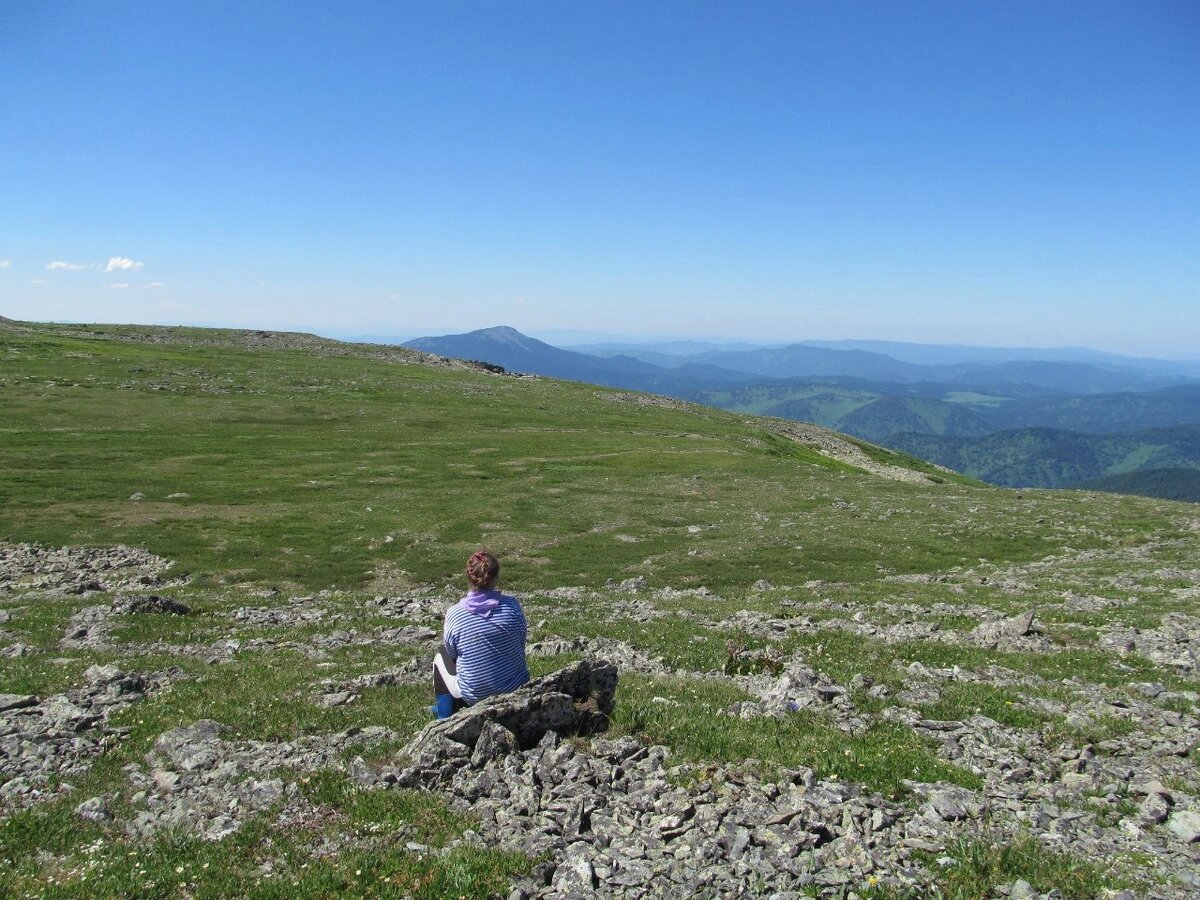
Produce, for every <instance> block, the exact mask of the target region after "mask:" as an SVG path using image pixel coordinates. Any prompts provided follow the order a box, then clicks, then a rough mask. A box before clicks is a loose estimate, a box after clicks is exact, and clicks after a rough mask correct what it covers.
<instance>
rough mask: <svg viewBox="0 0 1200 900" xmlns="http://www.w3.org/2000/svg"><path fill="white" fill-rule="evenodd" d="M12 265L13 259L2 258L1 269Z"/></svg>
mask: <svg viewBox="0 0 1200 900" xmlns="http://www.w3.org/2000/svg"><path fill="white" fill-rule="evenodd" d="M11 265H12V260H11V259H0V269H7V268H8V267H9V266H11Z"/></svg>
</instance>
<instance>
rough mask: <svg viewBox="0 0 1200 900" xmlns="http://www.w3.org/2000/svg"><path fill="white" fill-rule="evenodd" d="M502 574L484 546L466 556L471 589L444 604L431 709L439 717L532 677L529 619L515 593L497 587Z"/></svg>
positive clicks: (514, 688)
mask: <svg viewBox="0 0 1200 900" xmlns="http://www.w3.org/2000/svg"><path fill="white" fill-rule="evenodd" d="M499 580H500V563H499V561H498V560H497V559H496V557H494V556H493V555H492V554H491V553H488V552H487V551H486V550H480V551H478V552H477V553H475V554H473V555H472V556H471V558H470V559H469V560H467V581H468V582H470V585H471V590H470V591H468V593H467V596H465V597H463V598H462V599H461V600H459V601H458V602H457V603H456V604H454V605H453V606H452V607H450V608H449V609H448V610H446V623H445V626H444V628H443V629H442V646H441V648H440V649H439V650H438V652H437V654H436V655H435V656H434V659H433V695H434V701H435V702H434V706H433V711H434V714H435V715H436V716H437V717H438V718H439V719H445V718H448V717H449V716H450V715H451V714H452V713H453V712H454V711H455V710H458V709H461V708H463V707H464V706H469V705H471V704H472V703H476V702H478V701H480V700H483V699H484V698H485V697H491V696H493V695H494V694H503V693H506V692H507V691H513V690H516V689H517V688H519V687H520V686H521V685H523V684H525V682H527V681H528V680H529V668H528V666H526V664H525V638H526V636H527V635H528V632H529V625H528V624H527V623H526V621H525V612H524V610H522V609H521V604H520V603H519V602H518V601H517V598H516V597H510V596H509V595H507V594H502V593H500V591H498V590H497V589H496V584H497V583H498V582H499Z"/></svg>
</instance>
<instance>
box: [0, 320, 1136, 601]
mask: <svg viewBox="0 0 1200 900" xmlns="http://www.w3.org/2000/svg"><path fill="white" fill-rule="evenodd" d="M0 354H2V355H0V365H2V366H3V368H0V378H2V379H3V381H4V389H3V392H2V393H0V422H3V423H4V424H3V425H0V457H2V458H0V462H2V464H3V467H4V471H5V473H6V476H7V477H6V478H5V479H4V481H3V482H2V483H0V504H2V506H3V509H4V513H3V517H2V518H0V538H3V539H7V540H36V541H42V542H45V543H50V544H66V543H99V544H110V543H114V542H118V541H121V542H128V543H138V544H145V545H146V546H147V547H148V548H150V549H151V550H153V551H154V552H156V553H159V554H162V555H164V556H167V557H170V558H173V559H176V560H178V561H179V562H180V564H181V565H182V566H183V567H184V568H185V569H187V570H189V571H192V572H193V573H196V574H201V575H206V576H209V577H211V578H216V579H233V580H243V581H256V582H271V583H274V582H279V583H294V584H297V585H303V586H307V587H328V586H342V587H362V586H367V585H370V584H371V583H373V582H377V581H387V580H389V579H390V580H391V581H390V583H397V584H399V583H404V582H405V581H408V582H412V583H440V582H442V581H444V580H447V579H451V578H453V577H454V576H456V575H457V573H458V569H459V565H460V559H461V558H462V557H463V555H464V553H465V552H466V551H467V550H468V549H469V548H471V547H473V546H475V545H477V544H479V543H486V544H488V545H490V546H492V547H493V548H495V549H496V550H497V551H498V552H500V553H501V554H503V555H504V556H505V557H506V559H508V560H510V561H511V562H510V571H512V572H513V573H514V576H515V577H518V578H519V579H520V581H521V582H522V583H524V584H526V585H530V586H542V585H555V584H563V583H567V584H597V583H603V581H604V580H605V579H607V578H610V577H612V578H623V577H629V576H632V575H639V574H644V575H646V576H647V577H649V578H650V579H651V580H652V582H659V583H670V584H674V585H677V586H686V585H689V584H692V585H696V584H705V585H707V586H709V587H712V588H722V587H729V586H735V587H736V586H744V585H746V584H749V583H752V582H753V581H755V580H757V579H758V578H762V577H766V578H772V579H782V580H786V581H789V582H792V583H798V582H803V581H806V580H809V579H832V580H840V581H857V580H862V579H867V578H872V577H874V575H875V573H876V565H877V564H881V563H886V564H887V565H888V566H889V567H890V568H893V569H895V570H897V571H914V572H915V571H928V570H931V569H937V568H943V567H945V566H948V565H954V564H956V563H960V562H967V561H972V560H974V559H976V558H978V557H980V556H987V557H988V558H990V559H994V560H1022V559H1032V558H1037V557H1040V556H1044V555H1045V554H1046V553H1048V552H1051V551H1053V550H1054V549H1055V548H1057V547H1060V546H1063V545H1065V544H1070V545H1072V546H1075V547H1079V546H1085V545H1088V544H1089V543H1094V542H1095V541H1096V540H1097V537H1096V531H1095V527H1094V526H1095V525H1097V524H1098V523H1099V522H1100V521H1101V520H1107V518H1108V511H1107V510H1105V511H1103V514H1102V515H1101V516H1099V517H1098V516H1097V511H1095V510H1094V501H1090V500H1083V499H1072V498H1068V497H1055V498H1053V500H1050V499H1049V498H1041V497H1031V496H1026V497H1018V496H1016V495H1013V494H1008V493H1005V492H1000V491H995V490H988V489H982V488H979V489H972V488H968V487H965V486H961V485H952V484H945V485H933V484H928V485H908V484H901V483H896V482H890V481H885V480H882V479H880V478H877V477H873V476H869V475H866V474H863V473H859V472H857V471H851V472H846V471H845V470H844V467H839V466H836V465H834V464H832V463H830V464H829V467H826V466H825V465H823V464H821V463H822V462H823V460H822V458H821V457H819V456H817V455H816V454H813V453H807V452H806V453H802V454H794V455H793V454H788V455H781V454H780V453H778V451H777V447H776V446H775V443H776V441H774V440H772V438H771V436H769V435H767V434H766V432H765V430H764V427H763V425H762V424H761V423H760V422H758V421H756V420H753V419H747V418H745V417H743V416H738V415H735V414H727V413H723V412H719V411H716V410H709V409H705V408H699V407H696V408H671V407H664V406H660V405H645V404H640V403H637V402H630V397H629V395H622V394H619V393H616V392H612V391H606V390H602V389H597V388H594V387H591V386H587V385H581V384H574V383H565V382H555V381H549V380H540V379H539V380H530V379H513V378H505V377H498V376H493V375H488V374H485V373H481V372H476V371H466V370H452V369H444V368H442V369H439V368H430V367H427V366H422V365H403V364H395V363H392V362H387V361H381V360H377V359H370V358H356V357H353V356H347V357H329V356H317V355H312V354H310V353H307V352H302V351H292V350H278V349H264V350H259V351H254V352H251V351H247V350H244V349H238V348H233V347H228V346H220V345H210V346H198V345H194V344H192V345H188V344H168V345H161V344H146V343H130V342H123V341H113V340H89V339H81V338H78V337H73V336H70V335H67V334H64V333H62V332H61V331H58V332H56V331H54V330H46V331H43V332H40V333H35V334H21V333H12V332H8V333H5V332H0ZM634 399H636V398H634ZM797 456H799V457H800V459H797V458H796V457H797ZM135 492H141V493H143V494H144V495H145V499H144V500H142V501H141V502H131V501H130V500H129V499H128V498H129V497H130V496H131V495H133V494H134V493H135ZM176 493H186V494H187V495H188V496H187V497H183V498H175V499H168V498H169V497H170V495H171V494H176ZM839 500H840V501H844V503H845V504H849V505H850V506H852V507H854V508H853V509H847V508H845V505H844V504H841V503H838V502H837V501H839ZM1051 502H1052V503H1053V504H1054V505H1055V506H1056V507H1061V508H1064V509H1066V508H1070V509H1072V514H1071V519H1070V520H1069V521H1065V522H1063V523H1062V524H1061V525H1060V526H1057V527H1030V522H1031V521H1032V520H1033V519H1036V518H1037V512H1036V511H1037V508H1038V507H1039V506H1041V505H1042V504H1044V503H1051ZM1130 502H1133V501H1130ZM980 503H986V504H987V513H986V515H975V514H973V513H971V512H970V510H971V509H972V508H975V507H977V505H978V504H980ZM1118 505H1119V504H1118ZM887 511H890V512H888V513H887V515H886V516H882V515H881V514H883V513H885V512H887ZM898 512H900V513H903V519H904V521H905V522H907V523H908V526H909V527H907V528H906V529H904V531H903V534H898V530H897V528H896V523H895V520H894V518H893V517H894V516H895V515H896V514H897V513H898ZM1151 514H1153V513H1151ZM964 521H966V522H969V526H970V527H967V528H964V527H963V524H964ZM1089 521H1090V522H1091V523H1092V524H1088V523H1089ZM692 526H694V527H699V528H700V529H701V530H700V531H699V532H695V531H689V527H692ZM951 534H953V535H954V540H953V541H950V540H949V539H948V538H949V536H950V535H951ZM389 537H390V538H391V540H390V541H389V540H388V538H389ZM630 538H633V539H635V540H630ZM689 551H695V552H694V553H692V554H690V555H689Z"/></svg>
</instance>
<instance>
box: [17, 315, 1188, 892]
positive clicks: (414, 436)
mask: <svg viewBox="0 0 1200 900" xmlns="http://www.w3.org/2000/svg"><path fill="white" fill-rule="evenodd" d="M0 465H2V466H3V471H4V472H5V478H4V479H2V480H0V750H2V751H3V752H0V858H3V859H5V860H6V864H5V866H4V867H2V868H0V894H4V895H6V896H28V895H32V896H41V895H46V896H64V897H70V896H85V895H86V896H99V897H125V896H131V895H142V894H150V895H155V896H196V897H222V896H285V895H286V896H289V897H292V896H297V897H312V898H317V897H329V896H348V897H378V896H396V897H403V896H414V897H429V898H434V897H444V896H455V897H476V898H490V897H493V896H496V895H500V896H510V895H513V892H514V891H515V892H516V896H521V897H525V898H533V897H537V898H545V900H566V898H568V897H573V896H581V895H583V896H589V895H591V894H593V893H595V894H597V895H599V896H612V897H635V896H641V895H642V894H643V893H644V891H645V889H646V886H647V885H652V886H654V888H655V889H657V890H661V891H662V892H663V893H664V894H665V895H668V896H695V897H698V898H710V897H711V898H715V897H727V896H752V895H754V894H755V893H756V892H757V893H760V894H761V893H766V894H768V895H769V894H770V893H772V892H777V893H779V894H781V895H784V896H786V895H788V892H790V893H791V895H793V896H803V895H805V894H807V895H810V896H819V897H825V898H835V897H846V896H848V894H849V893H850V892H852V891H853V892H855V893H857V894H858V895H859V896H861V897H874V896H879V897H885V896H890V897H924V896H931V895H934V894H933V892H934V891H935V890H937V891H942V892H944V894H945V895H946V896H955V897H963V898H976V897H978V898H983V897H990V896H994V895H995V892H996V889H997V886H998V885H999V886H1002V887H1003V888H1004V890H1005V891H1006V892H1007V893H1008V895H1009V896H1011V895H1013V894H1014V893H1016V894H1017V895H1019V894H1020V892H1021V891H1022V890H1025V888H1023V887H1022V886H1021V882H1027V883H1028V884H1029V885H1031V886H1032V887H1031V888H1030V889H1031V890H1036V891H1037V892H1040V893H1042V894H1045V893H1047V892H1050V891H1052V890H1055V891H1058V892H1059V896H1062V897H1064V898H1075V900H1082V898H1093V897H1096V896H1104V895H1105V892H1106V891H1107V892H1110V893H1111V892H1115V891H1119V890H1123V889H1129V890H1132V891H1134V892H1135V895H1140V896H1143V897H1146V898H1162V900H1167V898H1170V900H1176V898H1182V897H1186V896H1188V895H1189V893H1190V892H1191V891H1192V882H1191V881H1189V879H1190V878H1192V877H1193V873H1194V868H1195V867H1194V862H1195V859H1194V844H1193V843H1192V841H1193V831H1195V832H1197V834H1196V838H1200V827H1198V823H1196V822H1195V821H1194V819H1193V816H1194V815H1196V814H1197V813H1200V799H1198V798H1200V774H1198V772H1197V767H1196V754H1197V747H1198V745H1200V738H1198V737H1197V735H1200V622H1198V620H1197V618H1196V615H1195V601H1196V596H1197V593H1196V592H1197V590H1198V589H1200V571H1198V570H1197V569H1196V562H1195V561H1196V559H1197V558H1200V518H1198V517H1197V515H1196V510H1195V507H1193V506H1191V505H1189V504H1182V503H1171V502H1166V501H1158V500H1149V499H1144V498H1140V497H1128V496H1119V495H1104V494H1095V493H1082V492H1054V491H1020V492H1017V491H1009V490H1003V489H998V488H994V487H989V486H986V485H982V484H979V483H978V482H974V481H972V480H970V479H966V478H963V477H960V476H956V475H954V474H953V473H950V472H947V471H945V470H942V469H938V468H935V467H933V466H930V465H928V464H926V463H923V462H921V461H919V460H917V459H914V458H911V457H906V456H904V455H901V454H897V453H893V452H890V451H887V450H884V449H882V448H880V447H878V446H875V445H872V444H868V443H865V442H862V441H858V440H854V439H850V438H847V437H846V436H844V435H839V434H837V433H834V432H830V431H827V430H825V429H821V428H818V427H815V426H810V425H803V424H800V423H796V422H790V421H786V420H782V419H775V418H759V417H755V416H750V415H746V414H741V413H733V412H726V411H722V410H717V409H713V408H710V407H703V406H693V405H690V404H687V403H684V402H681V401H678V400H671V399H667V398H664V397H661V396H654V395H648V394H639V393H633V392H630V391H625V390H610V389H605V388H599V387H595V386H591V385H586V384H580V383H576V382H565V381H555V380H551V379H549V378H526V377H516V376H513V375H511V374H508V373H504V372H500V371H496V370H495V369H494V368H488V367H480V366H474V365H469V364H465V363H455V362H450V361H447V360H446V359H444V358H441V357H439V356H430V355H427V354H424V353H420V352H417V351H414V350H408V349H402V348H388V347H372V346H360V345H352V344H339V343H337V342H333V341H326V340H323V339H320V338H315V337H312V336H307V335H294V334H280V333H275V332H238V331H206V330H196V329H164V328H126V327H121V326H40V325H30V324H23V323H0ZM480 544H486V545H489V546H490V547H491V548H493V549H494V550H495V551H497V553H498V554H499V555H500V557H501V559H502V562H503V566H504V569H503V575H502V578H503V586H504V587H505V588H506V589H507V590H511V591H513V592H514V593H516V594H517V595H518V596H519V597H520V598H521V602H522V604H523V605H524V607H525V610H526V613H527V615H528V619H529V623H530V647H529V659H530V666H531V669H532V671H533V674H534V675H535V677H536V676H546V675H549V674H550V673H554V672H559V671H560V670H562V669H563V667H564V666H568V665H570V664H573V663H574V662H576V661H579V660H589V661H593V662H594V661H596V660H598V659H601V658H602V659H606V660H609V661H611V663H613V664H614V665H615V667H616V669H617V670H619V683H618V686H617V690H616V695H615V698H614V697H611V696H609V697H608V700H607V701H606V702H605V703H600V704H599V705H593V706H592V707H591V708H590V709H589V710H586V711H587V712H588V714H589V715H591V716H593V717H595V716H596V715H597V713H598V711H604V710H609V709H610V710H611V714H610V715H608V716H606V717H605V718H606V719H607V722H608V729H607V731H606V732H605V733H603V734H599V733H597V734H590V735H584V736H576V737H570V739H567V738H568V736H569V735H568V734H566V733H564V734H563V735H562V736H561V739H560V738H559V737H556V736H555V735H554V733H553V732H551V733H550V734H548V735H547V736H546V737H545V738H542V739H540V740H539V741H538V743H536V744H535V745H532V746H528V745H522V744H520V743H519V742H518V741H517V739H516V737H514V736H513V733H512V732H509V731H508V730H507V728H506V727H504V726H501V725H496V726H495V728H492V729H491V730H490V731H488V733H487V734H488V736H487V738H486V739H485V738H484V737H483V736H482V733H480V734H476V736H475V737H474V738H466V737H464V740H465V741H467V743H465V744H464V743H459V742H456V741H454V740H449V741H448V742H447V741H443V742H442V743H440V744H436V743H435V744H433V745H427V744H422V743H421V741H422V740H426V739H428V732H426V731H423V730H422V729H423V726H424V725H425V724H426V721H427V718H428V712H427V707H428V704H429V696H428V685H427V680H428V666H429V659H430V655H431V653H432V651H433V649H434V647H435V646H436V644H437V642H438V640H439V635H440V628H441V618H442V614H443V612H444V611H445V609H446V608H447V606H448V605H449V604H450V603H453V602H454V601H455V600H456V599H457V597H458V596H460V595H461V592H462V584H461V582H462V577H461V569H462V565H463V560H464V559H465V557H466V555H467V554H468V553H469V552H471V551H472V550H474V549H475V548H476V547H477V546H479V545H480ZM572 671H574V670H572ZM538 696H541V697H542V698H543V701H542V702H543V704H544V706H543V711H545V709H549V708H551V707H552V706H553V704H552V703H551V702H550V701H548V700H545V698H546V697H548V696H550V695H549V694H542V695H538ZM505 702H508V701H505ZM512 702H516V701H515V700H514V701H512ZM476 712H478V710H476ZM497 728H498V729H499V731H497V730H496V729H497ZM505 735H508V737H505ZM422 736H424V737H422ZM530 743H532V742H530ZM1032 823H1036V825H1034V824H1032ZM1189 829H1191V830H1189ZM1148 861H1153V862H1152V864H1151V863H1150V862H1148Z"/></svg>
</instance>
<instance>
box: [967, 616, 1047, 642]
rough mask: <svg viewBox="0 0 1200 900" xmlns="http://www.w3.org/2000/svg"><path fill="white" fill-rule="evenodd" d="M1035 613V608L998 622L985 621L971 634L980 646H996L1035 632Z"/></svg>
mask: <svg viewBox="0 0 1200 900" xmlns="http://www.w3.org/2000/svg"><path fill="white" fill-rule="evenodd" d="M1034 615H1035V613H1034V610H1032V609H1031V610H1028V611H1026V612H1023V613H1021V614H1020V615H1017V616H1012V617H1010V618H1007V619H1001V620H999V621H998V622H984V623H983V624H982V625H980V626H978V627H977V628H976V629H975V630H974V631H972V632H971V635H970V636H971V638H972V640H973V641H974V643H977V644H979V645H980V646H984V647H991V648H995V647H997V646H999V645H1002V644H1006V643H1010V642H1012V641H1014V640H1016V639H1017V638H1022V637H1026V636H1028V635H1031V634H1033V633H1034V630H1033V619H1034Z"/></svg>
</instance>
